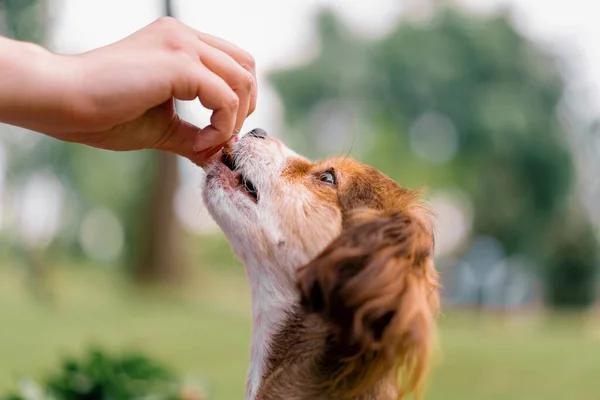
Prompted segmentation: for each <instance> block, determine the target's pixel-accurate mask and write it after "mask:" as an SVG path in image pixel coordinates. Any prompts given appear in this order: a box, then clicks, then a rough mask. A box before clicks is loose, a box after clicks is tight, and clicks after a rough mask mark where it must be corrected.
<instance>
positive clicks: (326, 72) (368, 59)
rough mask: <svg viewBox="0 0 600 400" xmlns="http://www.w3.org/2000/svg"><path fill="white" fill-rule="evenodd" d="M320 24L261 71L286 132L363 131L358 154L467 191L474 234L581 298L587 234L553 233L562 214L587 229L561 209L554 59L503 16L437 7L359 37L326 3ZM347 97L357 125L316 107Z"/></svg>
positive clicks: (562, 143)
mask: <svg viewBox="0 0 600 400" xmlns="http://www.w3.org/2000/svg"><path fill="white" fill-rule="evenodd" d="M318 29H319V40H320V52H319V54H318V55H317V56H316V57H315V58H314V59H313V60H312V61H310V62H308V63H307V64H305V65H301V66H298V67H293V68H290V69H287V70H282V71H278V72H275V73H273V74H272V76H271V81H272V82H273V84H274V85H275V87H276V89H277V90H278V91H279V94H280V95H281V98H282V100H283V103H284V109H285V113H286V119H287V122H288V124H289V126H290V132H291V134H290V135H291V139H292V141H295V142H300V144H301V145H300V146H299V147H301V148H302V150H304V151H308V152H309V153H310V154H312V155H315V154H317V155H320V153H323V152H325V151H327V150H328V149H330V148H331V147H332V146H326V145H324V142H327V141H328V140H330V139H331V135H329V133H330V131H331V126H343V127H347V128H348V130H350V131H351V133H350V134H351V135H362V136H364V135H368V137H367V138H365V137H359V138H358V139H356V140H361V141H363V142H364V143H365V144H366V145H365V146H364V147H366V148H367V149H368V152H367V153H366V154H364V158H365V159H366V161H368V162H370V163H372V164H374V165H375V166H377V167H379V168H381V169H382V170H384V171H386V172H387V173H389V174H390V175H391V176H393V177H395V178H397V179H399V180H400V181H401V182H403V183H404V184H408V185H422V184H423V183H426V184H428V185H431V186H434V187H437V188H445V187H446V188H447V187H451V186H458V187H460V188H462V190H464V191H465V192H467V193H468V195H469V197H470V199H471V201H472V203H473V206H474V210H473V211H474V227H473V228H474V232H475V233H477V234H481V235H490V236H493V237H495V238H497V239H498V240H499V241H500V242H501V243H502V245H503V247H504V249H505V251H506V253H507V254H508V255H509V256H510V255H512V254H517V253H519V254H524V255H526V256H529V257H530V258H532V259H534V260H536V261H537V263H538V264H539V265H543V266H544V270H543V274H542V276H544V277H545V278H546V279H545V282H546V286H547V290H546V293H547V294H548V300H549V302H550V303H552V304H556V305H571V304H572V305H577V306H581V305H587V304H590V302H591V300H592V299H593V285H590V282H594V278H595V271H596V270H597V256H596V249H597V243H596V242H595V240H594V239H593V236H591V235H590V236H589V240H572V238H571V237H570V236H568V235H557V234H556V233H557V232H561V231H562V230H563V228H564V226H565V224H566V223H567V222H569V225H571V226H573V231H574V232H590V229H589V226H588V222H587V221H586V219H585V218H584V217H583V216H582V215H581V214H575V213H573V212H570V211H569V210H570V207H569V203H570V202H571V201H572V200H573V199H572V198H571V197H572V196H570V193H572V183H573V180H574V170H573V166H572V160H571V155H570V153H569V151H568V147H567V143H566V138H565V132H564V131H563V130H562V127H561V124H560V122H559V119H558V115H557V109H558V107H559V102H560V100H561V97H562V93H563V88H564V83H563V79H562V77H561V76H560V74H559V73H558V66H557V62H556V60H554V59H552V58H551V57H550V56H549V55H547V54H545V53H544V52H543V51H541V50H540V49H539V48H537V47H536V46H535V45H533V44H532V43H530V42H528V41H527V40H526V39H524V38H523V37H521V36H520V35H519V34H518V33H517V32H516V31H515V30H514V29H513V27H512V26H511V24H510V23H509V21H508V18H506V17H505V16H503V15H497V16H494V17H480V16H474V15H468V16H467V15H463V14H461V13H460V12H458V11H454V10H451V9H446V8H440V9H439V10H438V11H437V13H436V14H435V16H434V17H433V18H432V20H431V21H428V22H426V23H424V22H420V23H411V22H406V21H403V22H401V23H400V24H398V25H397V27H396V28H395V29H393V30H392V31H391V32H390V33H389V34H388V35H386V36H385V37H383V38H381V39H377V40H373V41H366V40H361V39H360V38H358V37H355V36H353V35H352V34H351V33H350V32H348V30H347V29H345V27H344V26H343V25H341V24H340V23H339V22H338V21H337V19H336V18H335V16H334V15H333V14H331V13H329V12H323V13H321V15H320V16H319V19H318ZM331 104H333V105H334V106H333V108H332V106H331ZM340 104H341V105H340ZM344 104H346V105H347V104H354V105H355V106H354V107H353V108H351V110H352V111H353V113H352V114H351V117H352V118H354V119H355V120H356V121H358V125H359V126H362V127H366V129H367V130H366V131H363V132H357V131H356V125H357V124H356V123H354V124H350V125H348V124H346V125H344V121H343V119H348V118H349V114H348V113H347V112H345V113H344V112H342V113H339V112H338V113H336V112H328V113H326V114H325V115H326V116H325V118H324V119H323V118H322V117H319V115H320V114H322V109H323V107H324V105H325V106H326V107H327V108H326V109H327V110H330V111H331V110H334V111H335V110H336V109H339V108H340V107H342V108H343V107H346V106H345V105H344ZM336 118H337V119H338V121H336ZM315 121H317V124H316V126H315ZM300 133H301V134H300ZM307 136H308V137H309V139H308V140H306V137H307ZM328 136H329V137H328ZM334 137H335V140H339V139H340V137H339V135H336V136H334ZM353 140H354V139H353ZM340 150H342V149H340ZM578 237H580V236H578ZM575 270H576V271H575ZM548 271H551V272H548ZM566 276H568V277H569V279H567V280H566V279H563V278H564V277H566ZM590 288H591V290H590ZM575 292H578V293H580V295H579V296H573V295H572V293H575ZM584 292H585V294H583V293H584Z"/></svg>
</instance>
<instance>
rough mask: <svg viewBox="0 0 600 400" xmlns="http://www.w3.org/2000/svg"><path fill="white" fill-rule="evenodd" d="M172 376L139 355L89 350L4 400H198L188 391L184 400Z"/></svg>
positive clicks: (161, 366)
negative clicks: (40, 380)
mask: <svg viewBox="0 0 600 400" xmlns="http://www.w3.org/2000/svg"><path fill="white" fill-rule="evenodd" d="M184 393H186V391H184V390H182V384H181V382H180V381H179V379H178V378H177V377H176V375H175V373H174V372H173V371H171V370H169V369H168V368H167V367H165V366H164V365H162V364H160V363H158V362H157V361H155V360H152V359H150V358H148V357H146V356H144V355H142V354H135V353H131V354H124V355H121V356H113V355H110V354H107V353H105V352H102V351H100V350H92V351H90V352H89V354H87V355H86V356H85V357H83V358H82V359H74V358H71V359H67V360H65V361H64V362H63V364H62V367H61V369H60V370H59V371H58V372H57V373H55V374H54V375H52V376H50V377H49V378H48V379H47V380H44V381H43V382H34V381H27V383H25V384H23V385H22V388H21V390H20V391H19V393H11V394H8V395H6V396H4V397H3V399H4V400H34V399H35V400H87V399H94V400H135V399H150V398H151V399H155V400H184V399H189V400H192V399H200V398H201V397H200V395H199V394H196V395H194V392H192V391H191V389H188V391H187V394H186V395H185V397H184V396H183V394H184Z"/></svg>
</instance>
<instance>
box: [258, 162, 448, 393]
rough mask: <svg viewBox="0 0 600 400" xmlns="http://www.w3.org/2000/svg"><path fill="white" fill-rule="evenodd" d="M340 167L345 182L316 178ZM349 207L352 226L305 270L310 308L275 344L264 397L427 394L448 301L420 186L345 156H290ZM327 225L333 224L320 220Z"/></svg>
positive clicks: (346, 217)
mask: <svg viewBox="0 0 600 400" xmlns="http://www.w3.org/2000/svg"><path fill="white" fill-rule="evenodd" d="M328 169H334V170H335V171H336V176H337V179H338V182H337V185H336V187H330V186H324V185H322V184H319V182H318V180H317V179H316V177H318V175H319V174H320V173H321V172H322V171H325V170H328ZM284 176H286V177H287V179H290V180H295V181H301V182H302V183H304V184H305V185H306V186H307V187H309V188H311V191H313V193H315V194H316V195H317V198H318V199H320V200H321V201H325V202H328V203H331V204H332V205H335V206H336V207H338V208H339V210H340V212H341V214H342V216H343V221H342V224H343V229H342V232H341V234H340V235H339V237H337V238H336V239H335V240H334V241H333V242H332V243H331V244H329V246H327V247H326V248H325V250H323V251H322V252H321V254H320V255H318V256H317V257H316V258H315V259H314V260H313V261H311V262H310V263H309V264H308V265H306V266H304V267H303V268H301V269H300V270H299V273H298V286H299V289H300V293H301V299H302V301H301V306H300V307H298V309H295V310H290V313H289V318H288V320H287V321H286V322H285V323H284V324H283V326H282V328H281V331H280V332H279V333H278V334H277V335H276V336H275V337H274V338H273V340H272V343H271V353H270V354H271V356H270V358H269V360H268V363H267V364H268V365H267V368H266V372H265V374H264V379H263V382H262V385H261V388H260V390H259V393H258V397H257V398H259V399H290V400H293V399H298V400H300V399H307V400H308V399H364V400H367V399H395V398H400V397H402V396H404V395H406V394H407V393H410V392H416V393H417V395H418V394H419V393H420V390H421V387H422V384H423V381H424V378H425V375H426V373H427V370H428V360H429V358H430V354H431V347H432V342H433V336H434V316H435V313H436V311H437V308H438V285H437V274H436V271H435V269H434V266H433V261H432V256H433V255H432V252H433V235H432V230H431V226H430V225H429V223H428V222H427V216H426V211H425V210H424V208H423V207H422V206H421V205H420V204H419V202H418V195H417V193H415V192H413V191H409V190H406V189H403V188H400V187H399V186H398V185H397V184H396V183H394V182H393V181H392V180H391V179H389V178H388V177H386V176H385V175H383V174H381V173H380V172H379V171H377V170H375V169H373V168H371V167H368V166H365V165H362V164H360V163H357V162H355V161H352V160H349V159H345V158H339V159H334V160H330V161H326V162H323V163H318V164H314V165H313V164H310V163H308V162H306V161H303V160H298V161H294V162H292V163H290V165H289V166H288V168H286V171H285V173H284ZM315 223H325V224H326V223H327V221H315Z"/></svg>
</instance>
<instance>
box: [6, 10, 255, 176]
mask: <svg viewBox="0 0 600 400" xmlns="http://www.w3.org/2000/svg"><path fill="white" fill-rule="evenodd" d="M256 92H257V85H256V73H255V67H254V59H253V58H252V56H251V55H250V54H248V53H247V52H246V51H244V50H242V49H240V48H238V47H237V46H235V45H233V44H231V43H229V42H227V41H225V40H223V39H220V38H217V37H215V36H211V35H208V34H206V33H202V32H199V31H196V30H194V29H192V28H190V27H188V26H186V25H184V24H182V23H180V22H178V21H177V20H175V19H173V18H160V19H158V20H156V21H155V22H153V23H152V24H150V25H148V26H146V27H144V28H142V29H141V30H139V31H137V32H135V33H133V34H132V35H130V36H128V37H126V38H125V39H122V40H121V41H119V42H116V43H113V44H111V45H108V46H106V47H102V48H99V49H96V50H92V51H90V52H87V53H83V54H80V55H68V56H67V55H58V54H53V53H51V52H49V51H47V50H45V49H43V48H42V47H39V46H37V45H34V44H31V43H25V42H18V41H14V40H9V39H6V38H3V37H0V93H1V96H0V122H4V123H8V124H12V125H17V126H21V127H24V128H28V129H31V130H35V131H38V132H41V133H44V134H46V135H49V136H52V137H54V138H56V139H60V140H64V141H69V142H76V143H82V144H86V145H89V146H93V147H97V148H102V149H108V150H119V151H121V150H140V149H158V150H164V151H168V152H171V153H175V154H179V155H181V156H184V157H187V158H189V159H190V160H192V161H193V162H194V163H196V164H198V165H202V164H203V163H204V162H205V161H206V160H207V159H208V158H209V157H210V156H211V155H213V154H214V153H216V152H218V151H219V150H220V149H221V148H222V147H223V145H224V144H225V143H227V142H228V141H229V140H230V139H231V138H232V137H233V136H235V134H237V133H238V132H239V131H240V129H241V128H242V124H243V123H244V120H245V119H246V117H247V116H248V115H250V114H251V113H252V112H253V111H254V108H255V107H256ZM196 98H197V99H198V100H199V101H200V103H201V104H202V105H203V106H204V107H205V108H207V109H210V110H212V115H211V118H210V124H208V125H207V126H206V127H204V128H200V127H196V126H194V125H192V124H190V123H188V122H186V121H184V120H182V119H181V118H180V117H179V116H178V115H177V113H176V111H175V108H174V99H179V100H193V99H196Z"/></svg>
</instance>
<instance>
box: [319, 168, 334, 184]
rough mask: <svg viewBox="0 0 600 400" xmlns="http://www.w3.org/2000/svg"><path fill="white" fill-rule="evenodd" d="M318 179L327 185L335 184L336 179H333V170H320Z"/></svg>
mask: <svg viewBox="0 0 600 400" xmlns="http://www.w3.org/2000/svg"><path fill="white" fill-rule="evenodd" d="M319 180H320V181H321V182H325V183H327V184H328V185H332V186H335V185H336V183H337V181H336V179H335V174H334V173H333V171H325V172H322V173H321V175H319Z"/></svg>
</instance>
